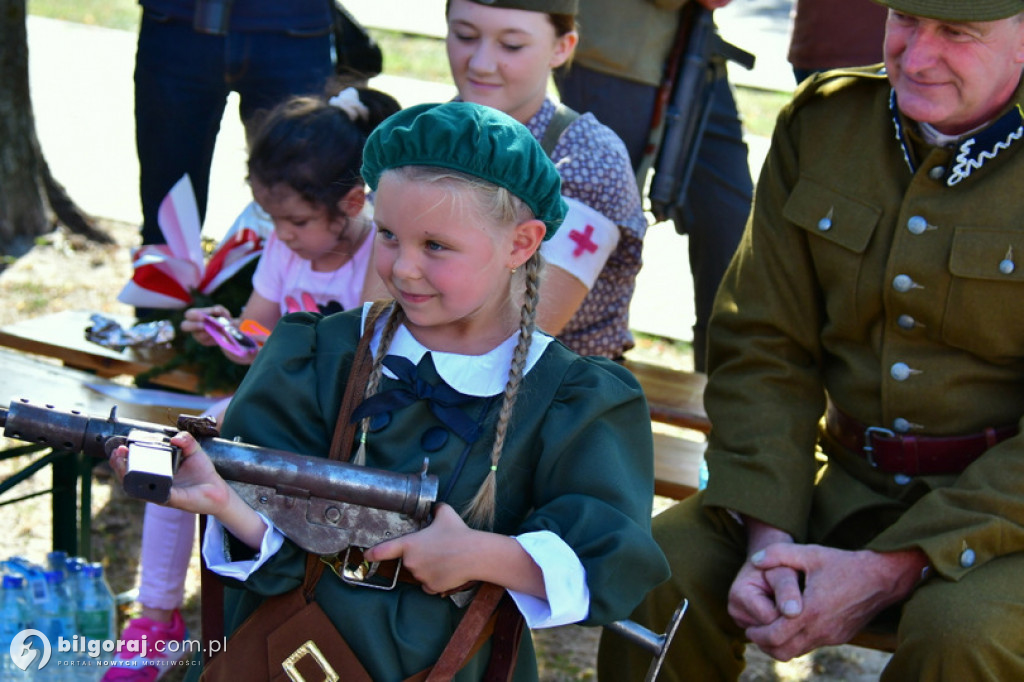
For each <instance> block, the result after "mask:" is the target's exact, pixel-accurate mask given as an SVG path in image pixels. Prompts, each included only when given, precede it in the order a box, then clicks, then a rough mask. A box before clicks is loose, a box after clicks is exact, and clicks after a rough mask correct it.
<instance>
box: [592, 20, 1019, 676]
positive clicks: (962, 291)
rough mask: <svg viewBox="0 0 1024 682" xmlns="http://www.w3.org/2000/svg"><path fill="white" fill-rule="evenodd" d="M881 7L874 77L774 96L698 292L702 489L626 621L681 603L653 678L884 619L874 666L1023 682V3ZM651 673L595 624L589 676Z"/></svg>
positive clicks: (683, 510) (658, 615)
mask: <svg viewBox="0 0 1024 682" xmlns="http://www.w3.org/2000/svg"><path fill="white" fill-rule="evenodd" d="M879 1H880V2H881V3H882V4H884V5H887V6H888V7H889V9H890V12H889V17H888V20H887V31H886V40H885V69H884V70H882V69H881V68H874V69H857V70H851V71H841V72H840V71H833V72H829V73H826V74H824V75H821V76H817V77H815V78H813V79H811V80H809V81H808V82H807V83H805V84H804V86H803V87H801V88H800V89H799V90H798V92H797V93H796V95H795V97H794V99H793V101H792V103H791V104H789V105H788V106H787V107H786V108H785V109H784V110H783V112H782V113H781V115H780V117H779V120H778V124H777V126H776V129H775V133H774V138H773V141H772V148H771V151H770V153H769V156H768V159H767V161H766V163H765V166H764V169H763V172H762V175H761V178H760V181H759V184H758V186H757V192H756V195H755V203H754V208H753V211H752V214H751V219H750V221H749V223H748V226H747V231H746V233H745V235H744V238H743V241H742V243H741V245H740V248H739V251H738V252H737V254H736V257H735V258H734V259H733V262H732V265H731V266H730V269H729V272H728V273H727V275H726V277H725V280H724V281H723V284H722V288H721V289H720V290H719V294H718V297H717V299H716V305H715V312H714V315H713V316H712V322H711V330H710V337H709V338H710V345H709V369H710V381H709V384H708V388H707V392H706V394H705V396H706V404H707V410H708V414H709V416H710V417H711V420H712V423H713V425H714V428H713V431H712V434H711V437H710V442H709V448H708V453H707V458H708V464H709V468H710V482H709V486H708V489H707V490H706V491H705V492H704V493H701V494H698V495H695V496H693V497H691V498H689V499H688V500H686V501H684V502H682V503H680V504H679V505H677V506H675V507H673V508H671V509H670V510H668V511H666V512H664V513H663V514H661V515H660V516H659V517H657V518H656V519H655V522H654V534H655V536H656V538H657V539H658V541H659V543H660V544H661V546H662V548H663V549H664V550H665V553H666V555H667V556H668V558H669V560H670V562H671V564H672V569H673V577H672V579H671V580H670V581H669V582H667V583H664V584H662V585H661V586H660V587H658V588H657V589H655V590H654V591H653V592H652V593H651V594H650V595H649V596H648V598H647V599H646V600H645V602H644V604H642V605H641V607H640V608H639V609H638V610H637V611H636V612H635V613H634V614H633V618H635V619H636V620H638V621H640V622H642V623H644V624H645V625H647V626H648V627H651V628H652V629H656V630H659V631H660V630H661V629H663V628H664V626H665V623H666V622H667V621H668V619H669V616H670V615H671V613H672V611H673V610H674V609H675V607H676V606H677V604H678V603H679V602H680V601H681V600H682V598H684V597H685V598H687V599H689V601H690V609H689V612H688V613H687V615H686V617H685V618H684V620H683V623H682V626H681V629H680V630H679V632H678V634H677V635H676V637H675V641H674V643H673V645H672V648H671V651H670V655H669V661H668V662H667V663H666V668H665V669H663V674H662V676H661V677H659V679H660V680H675V679H680V680H681V679H689V680H700V681H701V682H705V681H707V680H717V679H736V677H737V676H738V675H739V673H740V671H741V670H742V667H743V660H744V658H743V647H744V644H745V643H746V642H753V643H755V644H757V645H758V646H759V647H760V648H761V649H763V650H764V651H765V652H767V653H768V654H769V655H771V656H773V657H775V658H777V659H779V660H787V659H789V658H792V657H794V656H799V655H802V654H804V653H807V652H808V651H811V650H812V649H815V648H817V647H819V646H822V645H828V644H839V643H843V642H846V641H848V640H849V639H850V638H851V637H852V636H853V635H854V634H856V633H857V632H858V631H860V630H861V629H862V628H863V627H864V626H865V625H867V624H868V623H869V622H871V621H873V620H875V619H876V618H877V617H879V616H880V615H881V616H886V615H890V614H891V615H893V616H894V621H895V618H898V619H899V620H898V623H899V625H898V631H897V634H898V640H897V649H896V652H895V654H894V655H893V657H892V659H891V661H890V663H889V665H888V667H887V668H886V670H885V672H884V674H883V676H882V679H883V680H893V681H899V682H905V681H906V680H956V681H957V682H961V681H963V680H971V681H972V682H974V681H977V680H1021V679H1024V435H1018V431H1019V425H1020V421H1021V418H1022V415H1024V141H1022V139H1021V138H1022V137H1024V110H1022V108H1021V104H1022V102H1024V86H1022V85H1021V73H1022V68H1024V15H1022V12H1024V0H879ZM816 449H817V450H818V453H817V456H816ZM889 607H892V608H889ZM648 664H649V656H648V655H647V654H646V652H644V651H642V650H640V649H639V648H637V647H634V646H632V645H630V644H628V643H625V642H624V640H623V641H620V640H619V639H618V638H616V637H614V636H606V637H605V638H604V639H603V640H602V645H601V651H600V661H599V674H600V676H601V679H602V680H608V681H616V682H618V681H619V680H627V679H641V678H642V677H643V674H644V672H645V671H646V669H647V666H648Z"/></svg>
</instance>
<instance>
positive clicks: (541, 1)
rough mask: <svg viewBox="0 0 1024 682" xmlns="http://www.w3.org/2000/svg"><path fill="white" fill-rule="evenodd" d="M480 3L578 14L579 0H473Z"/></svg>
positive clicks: (536, 10) (534, 10)
mask: <svg viewBox="0 0 1024 682" xmlns="http://www.w3.org/2000/svg"><path fill="white" fill-rule="evenodd" d="M471 1H472V2H475V3H477V4H478V5H489V6H491V7H504V8H505V9H525V10H529V11H530V12H547V13H549V14H573V15H574V14H576V8H577V5H578V4H579V3H578V1H577V0H471Z"/></svg>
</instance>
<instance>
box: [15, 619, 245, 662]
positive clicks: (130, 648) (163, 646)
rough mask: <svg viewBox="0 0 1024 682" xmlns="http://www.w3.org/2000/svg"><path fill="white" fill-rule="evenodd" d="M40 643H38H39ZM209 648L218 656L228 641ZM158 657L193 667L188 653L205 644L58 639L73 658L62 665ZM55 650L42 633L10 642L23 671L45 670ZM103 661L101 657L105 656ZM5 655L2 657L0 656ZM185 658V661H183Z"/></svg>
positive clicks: (61, 649) (64, 659)
mask: <svg viewBox="0 0 1024 682" xmlns="http://www.w3.org/2000/svg"><path fill="white" fill-rule="evenodd" d="M36 640H38V642H37V641H36ZM207 644H208V645H209V647H210V654H211V655H212V654H216V653H219V652H221V651H224V649H225V648H227V638H226V637H225V638H224V639H223V640H212V641H210V642H208V643H207ZM151 646H152V650H153V651H155V652H156V653H157V654H159V657H158V658H160V659H162V660H161V661H159V663H160V664H163V665H192V664H198V661H197V660H195V659H194V657H186V654H191V653H195V652H202V650H203V649H202V647H203V642H201V641H200V640H197V639H186V640H182V641H170V642H168V641H164V640H157V641H155V642H153V643H152V645H150V642H149V638H148V637H147V636H146V635H143V636H142V638H141V639H137V640H128V641H124V640H110V639H87V638H85V637H82V636H81V635H75V636H74V637H72V638H71V639H66V638H64V637H58V638H57V652H58V653H61V654H72V656H64V657H61V658H60V660H59V661H57V662H56V664H57V665H62V666H88V665H96V666H107V665H113V664H114V663H113V661H112V660H107V659H108V658H109V659H112V658H113V656H112V654H114V653H121V652H122V651H126V652H128V653H129V654H133V655H134V656H131V657H128V658H129V659H134V660H136V661H137V660H140V659H145V658H146V656H147V655H148V654H149V652H150V648H151ZM53 653H54V652H53V647H52V645H51V644H50V640H49V638H48V637H47V636H46V635H45V634H44V633H42V632H40V631H39V630H33V629H28V630H22V631H21V632H19V633H18V634H17V635H15V636H14V639H12V640H11V651H10V654H11V661H12V662H13V663H14V665H16V666H17V667H18V668H19V669H21V670H25V671H27V670H29V668H32V669H33V670H42V669H43V668H44V667H45V666H46V665H47V664H48V663H50V659H51V658H52V656H53ZM104 654H105V655H106V656H104V658H100V657H101V656H103V655H104ZM0 655H2V654H0ZM182 659H184V660H182ZM147 664H148V665H156V664H158V663H157V662H156V661H155V660H154V659H153V658H150V659H149V661H148V662H147ZM117 665H122V666H123V665H127V667H133V666H132V664H131V663H127V664H126V663H124V662H119V663H118V664H117Z"/></svg>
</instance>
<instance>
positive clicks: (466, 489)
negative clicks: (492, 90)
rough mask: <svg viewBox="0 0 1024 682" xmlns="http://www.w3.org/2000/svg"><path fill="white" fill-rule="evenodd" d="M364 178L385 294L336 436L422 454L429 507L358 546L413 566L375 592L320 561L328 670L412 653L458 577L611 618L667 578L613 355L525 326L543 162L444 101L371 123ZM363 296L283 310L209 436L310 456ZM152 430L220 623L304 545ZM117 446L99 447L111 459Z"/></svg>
mask: <svg viewBox="0 0 1024 682" xmlns="http://www.w3.org/2000/svg"><path fill="white" fill-rule="evenodd" d="M363 177H364V178H365V179H366V181H367V183H368V185H369V186H370V187H371V188H372V189H373V190H375V191H376V201H375V221H376V223H377V235H376V243H375V247H374V259H375V267H376V269H377V272H378V274H379V275H380V276H381V279H382V280H383V281H384V283H385V285H386V287H387V289H388V292H389V294H390V295H391V296H392V297H393V298H394V301H393V302H392V303H391V304H390V306H389V308H388V310H387V311H386V312H385V313H384V314H383V315H382V316H381V317H380V318H379V319H378V320H377V321H376V322H375V324H373V325H372V326H371V328H370V330H369V333H370V334H372V337H371V338H372V341H371V343H370V350H371V352H372V357H373V369H372V371H371V373H370V378H369V381H368V383H367V386H366V390H365V399H364V400H363V401H362V402H361V403H360V404H359V406H358V407H357V409H356V411H355V413H354V415H353V419H354V420H357V421H358V422H359V424H360V432H361V436H359V437H357V438H355V439H354V440H355V441H357V442H359V443H361V445H360V446H359V447H358V449H357V450H358V451H357V456H356V457H357V459H358V460H361V461H363V462H365V464H366V465H367V466H371V467H374V468H378V469H387V470H391V471H396V472H403V473H413V472H416V471H418V470H419V469H420V468H421V466H422V465H423V460H424V457H425V456H426V457H428V458H429V473H431V474H434V475H436V476H438V479H439V490H440V491H441V492H440V494H439V500H438V503H437V504H436V505H435V507H434V510H433V521H432V523H431V525H429V526H427V527H426V528H425V529H423V530H421V531H418V532H415V533H411V534H409V535H405V536H403V537H401V538H398V539H395V540H391V541H388V542H384V543H382V544H379V545H377V546H376V547H373V548H371V549H368V550H367V551H366V553H365V559H366V560H367V561H369V562H377V561H380V562H385V563H386V562H389V561H391V560H394V559H398V558H401V559H402V561H403V566H404V568H405V569H407V570H408V571H409V572H410V573H411V575H412V579H413V580H414V582H399V583H398V585H397V586H396V587H395V588H394V589H393V590H390V591H382V590H375V589H366V588H364V587H359V586H353V585H350V584H347V583H345V582H343V581H342V580H341V579H339V578H338V577H336V576H335V574H333V573H331V572H330V571H324V572H323V574H322V576H321V577H320V579H319V582H318V583H317V584H316V589H315V598H316V601H317V603H318V604H319V605H320V607H321V608H322V609H323V611H325V612H326V614H327V617H328V618H329V619H330V622H331V623H332V624H333V626H334V627H335V628H336V629H337V631H338V632H339V633H340V634H341V635H342V636H343V637H344V639H345V641H346V643H347V644H348V646H349V647H350V648H351V650H352V651H353V652H354V654H355V656H356V658H358V661H359V663H360V665H361V667H362V668H363V669H365V673H366V674H367V675H368V678H349V677H345V675H344V674H342V678H343V679H372V680H376V681H383V682H387V681H396V682H397V681H399V680H406V679H408V678H409V677H410V676H412V675H414V674H416V673H419V672H421V671H423V670H425V669H427V668H429V667H430V666H432V665H433V664H434V663H435V662H436V661H437V660H438V657H439V656H440V655H441V652H442V650H443V649H444V647H445V645H446V644H447V643H448V641H449V639H450V638H451V637H452V633H453V632H454V630H455V628H456V626H457V625H458V624H459V622H460V620H461V619H462V617H463V615H464V613H465V608H464V607H463V606H462V605H461V604H463V603H464V602H463V601H462V600H461V599H460V598H459V594H461V592H460V591H461V590H462V589H463V587H464V586H465V585H466V584H467V583H468V584H473V583H477V582H483V583H492V584H496V585H499V586H501V587H503V588H505V589H507V591H508V592H509V594H510V595H511V597H512V599H513V601H514V604H515V609H514V611H518V613H520V614H521V615H522V617H523V618H525V623H526V626H527V627H530V628H541V627H553V626H558V625H563V624H567V623H574V622H582V623H585V624H588V625H600V624H603V623H607V622H609V621H612V620H617V619H621V618H623V617H625V616H626V615H627V614H628V613H629V612H630V610H631V608H632V607H633V606H635V605H636V604H637V603H638V602H639V600H640V599H641V597H642V596H643V594H644V593H645V592H647V591H648V590H649V589H650V588H651V587H652V586H654V585H655V584H657V583H659V582H660V581H662V580H664V579H665V578H666V577H667V568H666V565H665V561H664V557H663V555H662V553H661V551H660V549H659V548H658V547H657V545H655V544H654V542H653V541H652V539H651V536H650V532H649V526H650V517H651V500H652V488H653V472H652V465H651V462H652V457H651V454H650V453H651V448H652V444H651V432H650V426H649V418H648V414H647V407H646V404H645V401H644V398H643V394H642V392H641V389H640V387H639V385H638V384H637V382H636V381H635V379H634V378H633V377H632V375H631V374H630V373H629V372H628V371H627V370H625V369H623V368H621V367H620V366H618V365H617V364H615V363H613V362H611V361H609V360H607V359H605V358H598V357H590V358H587V357H581V356H579V355H577V354H575V353H573V352H571V351H570V350H568V349H567V348H566V347H565V346H563V345H562V344H560V343H558V342H557V341H555V340H554V339H553V338H552V337H551V336H549V335H547V334H545V333H544V332H542V331H540V330H539V329H537V328H536V327H535V319H536V315H537V305H538V301H539V299H540V281H541V260H540V257H539V255H538V251H539V249H540V245H541V243H542V242H543V241H544V240H545V239H547V238H549V237H551V236H552V235H553V234H554V233H555V232H556V230H557V229H558V228H559V225H560V224H561V222H562V219H563V217H564V213H565V207H564V203H563V201H562V197H561V195H560V181H559V178H558V173H557V172H556V170H555V167H554V165H553V164H552V163H551V161H550V160H549V159H548V158H547V157H546V156H545V155H544V153H543V151H542V150H541V148H540V145H539V144H538V143H537V142H536V141H535V140H534V138H533V137H532V136H531V135H530V133H529V131H528V130H527V129H526V128H525V127H523V126H522V125H520V124H518V123H517V122H515V121H514V120H513V119H511V118H510V117H508V116H506V115H505V114H502V113H501V112H498V111H497V110H495V109H492V108H489V107H484V106H479V105H475V104H471V103H467V102H449V103H446V104H441V105H420V106H417V107H412V108H410V109H406V110H404V111H402V112H399V113H398V114H396V115H394V116H392V117H391V118H390V119H388V120H387V121H385V122H384V123H383V124H382V125H381V126H380V127H378V128H377V130H376V131H375V132H374V133H373V135H371V137H370V139H369V141H368V142H367V146H366V150H365V152H364V166H363ZM367 310H369V308H368V307H367V308H364V310H362V311H360V310H353V311H348V312H343V313H338V314H334V315H330V316H326V317H324V316H322V315H319V314H314V313H296V314H293V315H288V316H285V317H284V318H282V320H281V321H280V322H279V323H278V325H277V327H276V328H275V330H274V333H273V335H272V336H271V337H270V339H269V340H268V341H267V344H266V345H265V346H264V348H263V350H262V351H261V352H260V353H259V355H258V356H257V358H256V361H255V363H254V364H253V366H252V368H251V369H250V371H249V373H248V375H247V376H246V379H245V381H244V382H243V384H242V385H241V387H240V388H239V390H238V392H237V394H236V395H235V398H234V399H233V400H232V402H231V406H230V407H229V409H228V413H227V415H226V417H225V422H224V431H223V435H224V436H226V437H236V436H237V437H240V438H241V439H242V440H244V441H245V442H249V443H255V444H258V445H262V446H267V447H273V448H278V449H283V450H288V451H292V452H298V453H304V454H308V455H319V456H323V455H324V454H325V453H326V452H327V451H328V448H329V445H330V443H331V439H332V433H333V431H334V425H335V421H336V419H337V415H338V411H339V406H340V404H341V401H342V394H343V391H344V386H345V383H346V381H347V377H348V374H349V368H350V367H351V365H352V362H353V357H354V355H355V349H356V345H357V342H358V340H359V337H360V335H361V333H362V326H363V325H364V323H365V320H366V317H365V315H366V311H367ZM172 442H174V443H175V444H177V445H179V446H180V447H181V448H182V449H183V454H184V459H183V461H182V464H181V468H180V470H179V472H178V474H177V476H176V478H175V485H174V487H173V489H172V493H171V499H170V504H172V505H173V506H176V507H180V508H184V509H189V510H191V511H194V512H196V513H202V514H208V515H210V517H211V519H210V522H209V524H208V529H207V535H206V538H205V542H204V558H205V560H206V562H207V565H208V566H209V567H210V568H211V569H212V570H214V571H215V572H217V573H219V574H221V575H222V576H226V577H227V578H229V579H230V580H229V584H230V585H231V586H233V588H234V589H228V592H229V595H228V597H227V603H228V607H229V608H228V611H227V618H226V620H227V626H228V628H227V630H228V632H229V633H230V632H232V631H233V630H234V629H235V628H237V627H238V625H239V623H240V622H241V621H242V620H243V619H244V618H245V617H246V616H248V615H249V614H250V613H252V612H253V610H254V609H255V608H256V607H257V606H258V605H259V604H260V602H261V601H262V600H263V599H264V598H265V596H267V595H276V594H281V593H284V592H287V591H289V590H292V589H294V588H296V587H297V586H298V585H299V584H300V583H301V582H302V580H303V577H304V570H305V566H306V558H307V554H306V553H305V552H304V551H303V550H302V549H300V548H299V547H298V546H297V545H295V544H294V543H293V542H292V541H290V540H289V539H288V538H286V537H284V536H283V535H282V534H281V532H280V531H278V530H277V529H275V528H274V526H273V524H272V523H271V522H270V521H269V520H268V519H267V518H265V517H264V516H262V515H260V514H258V513H257V512H256V511H254V510H253V509H251V508H250V507H248V506H247V505H246V504H245V502H244V501H243V500H242V499H241V498H240V497H238V495H237V494H236V493H234V491H233V489H232V488H231V487H230V486H228V485H227V484H226V483H225V481H224V480H223V479H221V477H220V476H219V475H218V474H217V473H216V472H215V471H214V470H213V467H212V466H211V464H210V460H209V459H208V458H207V457H206V455H205V454H204V453H203V451H202V450H201V449H200V448H199V446H198V445H197V443H196V442H195V441H194V440H193V439H192V438H191V436H188V435H187V434H182V435H179V436H177V437H176V438H175V439H174V440H173V441H172ZM644 453H647V455H646V456H642V455H643V454H644ZM125 455H126V451H125V449H124V448H121V449H119V450H117V451H116V452H115V453H114V454H113V456H112V458H111V462H112V465H113V467H114V469H115V471H117V472H118V473H119V474H122V475H123V472H124V470H125V461H124V460H125ZM452 590H456V591H457V594H456V597H455V598H452V597H449V596H446V595H445V594H444V593H448V592H449V591H452ZM496 646H497V645H494V646H492V642H490V641H485V643H484V644H483V646H482V647H481V648H480V649H479V651H478V652H477V653H476V654H475V655H473V656H472V658H471V659H470V660H468V662H466V664H465V665H464V666H463V667H462V668H461V671H460V672H459V673H458V674H457V675H456V676H455V678H454V679H457V680H479V679H483V676H484V670H485V668H486V667H487V662H488V659H489V658H490V655H491V652H492V649H494V648H496ZM226 651H227V653H228V654H231V653H232V651H233V649H232V640H231V638H230V636H229V639H228V641H227V649H226ZM237 654H238V655H243V656H249V657H251V656H260V655H264V652H253V651H246V652H240V651H239V652H237ZM221 655H225V654H221ZM515 660H516V661H517V665H516V667H515V672H514V674H515V676H514V679H517V680H535V679H537V670H536V663H535V660H534V655H533V651H532V646H531V643H530V638H529V637H525V638H523V641H522V644H521V646H520V648H519V651H518V654H516V659H515Z"/></svg>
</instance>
